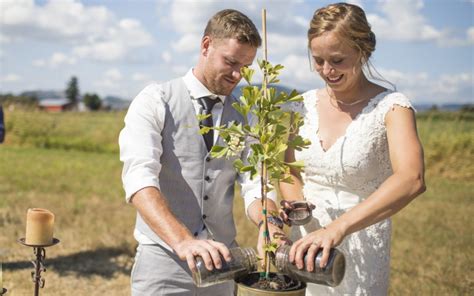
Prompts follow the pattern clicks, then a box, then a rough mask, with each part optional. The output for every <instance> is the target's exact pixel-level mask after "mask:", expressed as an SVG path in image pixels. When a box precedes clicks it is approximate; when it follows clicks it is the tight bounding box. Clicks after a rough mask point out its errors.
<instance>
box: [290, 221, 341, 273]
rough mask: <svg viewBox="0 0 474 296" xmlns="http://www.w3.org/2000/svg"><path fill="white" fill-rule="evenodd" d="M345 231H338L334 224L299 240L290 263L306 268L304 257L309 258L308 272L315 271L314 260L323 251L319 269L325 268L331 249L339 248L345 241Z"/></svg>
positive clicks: (295, 244) (292, 250) (294, 245)
mask: <svg viewBox="0 0 474 296" xmlns="http://www.w3.org/2000/svg"><path fill="white" fill-rule="evenodd" d="M344 236H345V235H344V231H343V230H342V229H338V228H337V227H336V226H334V225H333V224H330V225H328V226H327V227H323V228H321V229H318V230H316V231H313V232H311V233H308V234H307V235H305V236H304V237H303V238H301V239H299V240H297V241H296V242H295V243H294V244H293V246H292V247H291V249H290V258H289V259H290V262H292V263H293V262H294V263H295V264H296V267H298V269H302V268H303V267H304V257H305V255H306V256H307V258H306V262H308V264H307V266H306V270H307V271H310V272H311V271H313V270H314V267H315V266H314V259H315V257H316V254H317V253H318V250H320V249H322V252H323V256H322V258H321V262H320V265H319V267H321V268H324V267H325V266H326V264H327V262H328V259H329V252H330V250H331V248H333V247H336V246H338V245H339V244H340V243H341V242H342V240H343V239H344Z"/></svg>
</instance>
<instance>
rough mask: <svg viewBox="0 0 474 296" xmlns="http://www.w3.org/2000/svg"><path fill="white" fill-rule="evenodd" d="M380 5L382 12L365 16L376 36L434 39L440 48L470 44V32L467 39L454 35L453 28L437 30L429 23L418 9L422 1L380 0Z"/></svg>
mask: <svg viewBox="0 0 474 296" xmlns="http://www.w3.org/2000/svg"><path fill="white" fill-rule="evenodd" d="M379 7H380V10H381V11H382V13H383V15H378V14H368V15H367V19H368V21H369V23H370V24H371V25H372V28H373V31H374V32H375V34H376V36H377V37H378V38H382V39H390V40H396V41H409V42H420V41H434V42H436V44H437V45H439V46H441V47H452V46H464V45H468V44H469V43H471V44H472V42H471V41H470V38H471V33H470V31H468V33H467V39H461V38H457V37H453V32H451V31H452V30H449V29H447V28H445V29H437V28H435V27H433V26H432V25H431V24H429V22H428V20H427V19H426V18H425V17H424V16H423V14H422V11H421V10H422V8H423V7H424V2H423V0H387V1H380V2H379ZM473 34H474V33H473Z"/></svg>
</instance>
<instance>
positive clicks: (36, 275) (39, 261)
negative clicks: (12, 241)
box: [18, 238, 59, 296]
mask: <svg viewBox="0 0 474 296" xmlns="http://www.w3.org/2000/svg"><path fill="white" fill-rule="evenodd" d="M18 242H19V243H20V244H22V245H24V246H27V247H30V248H33V252H34V254H35V256H36V260H33V261H31V263H33V266H34V268H35V270H34V271H32V272H31V279H32V280H33V283H35V294H34V295H35V296H38V295H39V289H40V288H43V287H44V283H45V279H44V278H42V277H41V272H43V271H44V272H46V268H45V267H44V259H45V258H46V250H45V248H47V247H51V246H54V245H56V244H58V243H59V239H57V238H53V242H52V243H51V244H49V245H30V244H27V243H25V239H24V238H20V239H19V240H18Z"/></svg>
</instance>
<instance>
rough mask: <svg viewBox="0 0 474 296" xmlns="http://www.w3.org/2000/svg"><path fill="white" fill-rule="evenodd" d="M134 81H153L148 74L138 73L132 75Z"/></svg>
mask: <svg viewBox="0 0 474 296" xmlns="http://www.w3.org/2000/svg"><path fill="white" fill-rule="evenodd" d="M132 80H133V81H150V80H151V79H150V76H149V75H148V74H145V73H139V72H136V73H133V74H132Z"/></svg>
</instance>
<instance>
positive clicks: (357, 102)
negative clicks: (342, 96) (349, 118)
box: [326, 88, 367, 107]
mask: <svg viewBox="0 0 474 296" xmlns="http://www.w3.org/2000/svg"><path fill="white" fill-rule="evenodd" d="M326 93H327V94H328V96H329V100H330V101H331V102H332V101H336V102H337V103H339V104H341V105H343V106H346V107H351V106H354V105H357V104H359V103H362V102H364V101H367V98H363V99H360V100H357V101H355V102H351V103H346V102H344V101H341V100H338V99H336V98H334V97H333V96H331V95H330V94H329V91H328V89H327V88H326Z"/></svg>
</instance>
